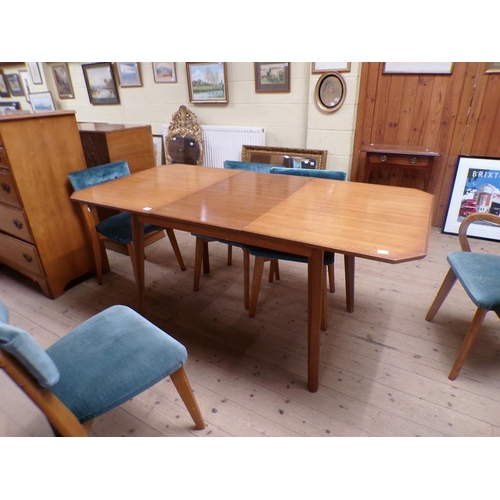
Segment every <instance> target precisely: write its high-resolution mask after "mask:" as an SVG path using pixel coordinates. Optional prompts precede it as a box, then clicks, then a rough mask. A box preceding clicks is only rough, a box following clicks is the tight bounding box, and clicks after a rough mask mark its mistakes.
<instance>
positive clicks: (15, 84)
mask: <svg viewBox="0 0 500 500" xmlns="http://www.w3.org/2000/svg"><path fill="white" fill-rule="evenodd" d="M5 77H6V78H7V83H8V84H9V89H10V94H11V95H12V96H21V95H24V90H23V87H22V83H21V79H20V78H19V75H18V74H17V73H10V74H8V75H5Z"/></svg>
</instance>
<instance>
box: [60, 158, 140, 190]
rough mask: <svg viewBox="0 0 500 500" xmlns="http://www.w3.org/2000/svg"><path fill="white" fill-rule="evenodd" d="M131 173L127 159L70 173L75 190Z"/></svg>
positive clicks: (70, 179)
mask: <svg viewBox="0 0 500 500" xmlns="http://www.w3.org/2000/svg"><path fill="white" fill-rule="evenodd" d="M127 175H130V169H129V166H128V163H127V162H126V161H125V160H121V161H115V162H113V163H106V164H105V165H99V166H98V167H91V168H86V169H84V170H78V171H77V172H71V173H69V174H68V177H69V181H70V182H71V185H72V186H73V189H74V190H75V191H79V190H80V189H84V188H87V187H91V186H96V185H97V184H103V183H104V182H108V181H112V180H114V179H119V178H120V177H126V176H127Z"/></svg>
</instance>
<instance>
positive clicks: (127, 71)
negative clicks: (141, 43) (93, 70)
mask: <svg viewBox="0 0 500 500" xmlns="http://www.w3.org/2000/svg"><path fill="white" fill-rule="evenodd" d="M116 72H117V73H118V80H119V82H120V87H142V80H141V73H140V71H139V64H138V63H136V62H117V63H116Z"/></svg>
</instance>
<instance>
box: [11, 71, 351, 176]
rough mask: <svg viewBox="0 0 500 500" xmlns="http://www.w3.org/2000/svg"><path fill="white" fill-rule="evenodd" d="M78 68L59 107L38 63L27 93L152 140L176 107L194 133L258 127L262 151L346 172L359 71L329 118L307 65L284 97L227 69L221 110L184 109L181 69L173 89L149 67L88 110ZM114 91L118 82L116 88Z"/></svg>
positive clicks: (251, 74) (208, 106)
mask: <svg viewBox="0 0 500 500" xmlns="http://www.w3.org/2000/svg"><path fill="white" fill-rule="evenodd" d="M82 64H85V63H81V62H69V63H68V67H69V71H70V74H71V80H72V83H73V88H74V93H75V98H74V99H59V97H58V94H57V90H56V88H55V86H54V81H53V78H52V72H51V70H50V63H40V68H41V70H42V78H43V84H41V85H33V86H32V89H31V90H32V92H41V91H44V90H50V91H51V92H52V95H53V98H54V101H55V104H56V108H57V109H62V110H69V109H71V110H75V111H76V113H77V114H76V118H77V120H78V121H96V122H109V123H124V124H148V125H151V127H152V129H153V134H161V133H162V125H163V124H168V123H170V120H171V117H172V114H173V113H174V112H175V111H177V110H178V109H179V106H180V105H181V104H184V105H186V106H187V107H188V108H189V109H191V110H192V111H193V112H194V113H196V115H197V117H198V122H199V123H200V124H201V125H242V126H261V127H264V128H265V129H266V145H267V146H276V147H294V148H312V149H326V150H327V151H328V163H327V169H333V170H344V171H345V172H347V173H348V174H349V173H350V169H351V160H352V145H353V141H354V127H355V120H356V109H357V103H358V100H357V99H358V85H359V71H360V66H361V65H360V63H351V70H350V72H348V73H342V76H343V77H344V79H345V81H346V85H347V93H346V100H345V102H344V104H343V106H342V107H341V108H340V109H339V110H338V111H336V112H334V113H326V112H324V111H322V110H320V109H319V108H318V107H317V105H316V101H315V98H314V90H315V87H316V82H317V81H318V79H319V77H320V75H319V74H312V72H311V63H310V62H292V63H291V92H289V93H265V94H263V93H256V92H255V78H254V64H253V63H252V62H241V63H239V62H228V63H227V71H228V95H229V102H228V103H227V104H192V103H190V102H189V95H188V86H187V77H186V64H185V63H183V62H177V63H176V73H177V83H155V81H154V77H153V67H152V63H150V62H142V63H139V66H140V71H141V77H142V84H143V86H142V87H127V88H122V87H119V88H118V93H119V96H120V104H117V105H92V104H90V102H89V98H88V94H87V88H86V85H85V79H84V76H83V71H82V68H81V65H82ZM2 69H3V70H4V73H14V72H18V71H19V69H25V66H24V64H22V63H21V64H20V65H19V64H17V65H16V64H8V65H3V66H2ZM117 83H118V82H117ZM2 100H17V101H20V102H21V106H22V109H31V107H30V104H29V103H28V102H27V101H26V99H24V98H23V97H11V98H5V99H2Z"/></svg>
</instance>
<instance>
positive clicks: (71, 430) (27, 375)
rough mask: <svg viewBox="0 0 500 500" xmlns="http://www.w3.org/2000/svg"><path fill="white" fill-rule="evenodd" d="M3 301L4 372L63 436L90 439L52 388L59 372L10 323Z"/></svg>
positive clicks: (0, 346)
mask: <svg viewBox="0 0 500 500" xmlns="http://www.w3.org/2000/svg"><path fill="white" fill-rule="evenodd" d="M8 319H9V315H8V312H7V308H6V307H5V304H3V302H2V301H0V368H1V369H3V370H4V371H5V373H6V374H7V375H8V376H9V377H10V378H11V379H12V380H13V381H14V382H15V383H16V384H17V385H18V386H19V387H20V388H21V389H22V390H23V391H24V393H25V394H26V395H27V396H28V397H29V398H30V399H31V400H32V401H33V402H34V403H35V404H36V405H37V406H38V407H39V408H40V410H41V411H42V412H43V413H44V414H45V416H46V417H47V420H48V421H49V423H50V425H51V426H52V427H53V429H54V430H55V431H56V433H58V434H61V435H72V436H86V435H88V432H87V431H86V430H85V428H84V427H83V426H82V425H81V424H80V422H79V421H78V419H77V418H76V417H75V415H74V414H73V413H72V412H71V411H70V410H69V409H68V408H67V407H66V406H65V405H64V404H63V403H62V402H61V401H60V400H59V399H58V398H57V396H55V394H53V393H52V392H51V390H50V388H51V387H52V386H53V385H54V384H56V383H57V382H58V381H59V370H58V368H57V366H56V365H55V363H54V361H53V360H52V358H51V357H50V356H49V355H48V354H47V353H46V352H45V351H44V350H43V349H42V347H41V346H40V345H39V344H38V343H37V342H36V340H35V339H34V338H33V337H32V336H31V335H30V334H29V333H28V332H26V331H24V330H22V329H21V328H17V327H15V326H12V325H10V324H9V322H8Z"/></svg>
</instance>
